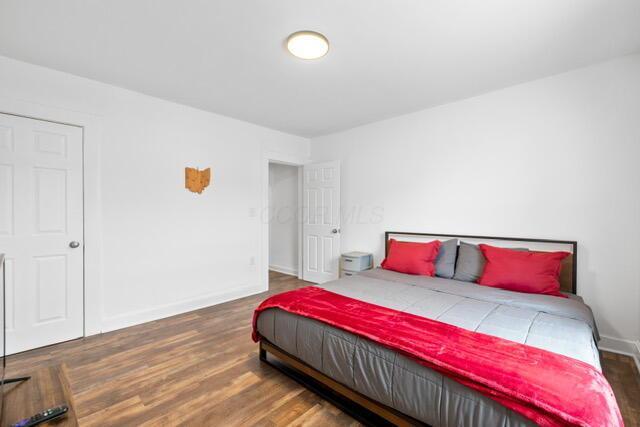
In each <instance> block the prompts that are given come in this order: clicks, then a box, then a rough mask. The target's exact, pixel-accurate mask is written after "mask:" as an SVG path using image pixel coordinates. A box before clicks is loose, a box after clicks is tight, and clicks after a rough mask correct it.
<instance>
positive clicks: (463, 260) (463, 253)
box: [453, 242, 529, 282]
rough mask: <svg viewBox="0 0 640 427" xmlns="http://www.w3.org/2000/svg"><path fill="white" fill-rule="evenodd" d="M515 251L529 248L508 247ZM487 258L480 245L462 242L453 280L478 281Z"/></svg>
mask: <svg viewBox="0 0 640 427" xmlns="http://www.w3.org/2000/svg"><path fill="white" fill-rule="evenodd" d="M507 249H512V250H514V251H528V250H529V249H527V248H507ZM486 263H487V260H486V259H485V258H484V255H482V251H481V250H480V248H479V247H478V245H472V244H471V243H465V242H460V247H459V248H458V261H456V273H455V274H454V275H453V280H460V281H462V282H477V281H478V280H479V279H480V277H481V276H482V272H483V271H484V265H485V264H486Z"/></svg>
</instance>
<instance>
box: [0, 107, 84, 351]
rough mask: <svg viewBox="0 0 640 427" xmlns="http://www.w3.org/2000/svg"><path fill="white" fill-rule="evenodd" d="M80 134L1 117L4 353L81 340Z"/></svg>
mask: <svg viewBox="0 0 640 427" xmlns="http://www.w3.org/2000/svg"><path fill="white" fill-rule="evenodd" d="M82 209H83V204H82V129H81V128H78V127H75V126H67V125H61V124H57V123H50V122H45V121H40V120H34V119H27V118H23V117H18V116H12V115H7V114H0V253H5V254H6V258H7V260H6V319H7V325H6V326H7V353H8V354H10V353H16V352H20V351H24V350H29V349H32V348H36V347H42V346H45V345H49V344H53V343H57V342H61V341H66V340H70V339H73V338H78V337H81V336H82V335H83V324H84V308H83V295H84V294H83V244H82V238H83V212H82Z"/></svg>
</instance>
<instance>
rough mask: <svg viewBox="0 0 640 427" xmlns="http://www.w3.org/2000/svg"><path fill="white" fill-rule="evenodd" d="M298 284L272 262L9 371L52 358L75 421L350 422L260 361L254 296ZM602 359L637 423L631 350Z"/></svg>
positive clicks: (33, 356) (639, 379) (638, 394)
mask: <svg viewBox="0 0 640 427" xmlns="http://www.w3.org/2000/svg"><path fill="white" fill-rule="evenodd" d="M304 285H307V283H305V282H302V281H300V280H298V279H296V278H294V277H292V276H286V275H283V274H279V273H273V272H272V273H270V290H269V292H265V293H263V294H260V295H255V296H251V297H247V298H243V299H239V300H235V301H231V302H228V303H225V304H221V305H217V306H213V307H208V308H204V309H201V310H197V311H193V312H189V313H185V314H181V315H178V316H174V317H170V318H167V319H162V320H158V321H154V322H149V323H145V324H142V325H138V326H133V327H130V328H126V329H122V330H119V331H114V332H110V333H105V334H102V335H98V336H93V337H89V338H85V339H81V340H76V341H71V342H67V343H62V344H58V345H55V346H50V347H46V348H42V349H37V350H32V351H29V352H26V353H22V354H19V355H15V356H11V357H9V358H8V360H7V365H8V372H7V373H8V375H10V376H11V375H18V374H29V373H32V372H35V371H37V370H39V369H43V368H49V367H56V370H57V372H59V375H62V376H63V377H64V378H63V382H64V384H65V388H66V389H67V391H68V396H69V398H70V399H71V400H72V404H73V407H74V409H75V413H76V416H77V419H78V423H79V424H80V425H81V426H93V425H95V426H161V425H162V426H167V425H198V426H200V425H225V426H233V425H272V426H273V425H305V426H314V425H316V426H331V425H357V424H358V423H357V422H355V421H354V420H353V419H352V418H350V417H349V416H347V415H346V414H344V413H342V412H341V411H340V410H339V409H337V408H336V407H334V406H332V405H331V404H329V403H328V402H326V401H324V400H322V399H321V398H319V397H318V396H316V395H315V394H314V393H312V392H310V391H308V390H306V389H305V388H303V387H302V386H300V385H298V384H297V383H296V382H294V381H293V380H291V379H289V378H288V377H285V376H284V375H282V374H281V373H279V372H277V371H276V370H275V369H273V368H271V367H270V366H268V365H265V364H261V363H260V362H259V360H258V356H257V345H256V344H254V343H253V341H251V339H250V333H251V318H252V313H253V309H254V308H255V307H256V306H257V305H258V304H259V302H260V301H261V300H262V299H264V298H265V297H266V296H267V295H270V294H273V293H277V292H282V291H285V290H289V289H294V288H298V287H300V286H304ZM603 365H604V372H605V374H606V376H607V378H608V379H609V381H610V382H611V385H612V386H613V389H614V391H615V394H616V397H617V399H618V403H619V404H620V408H621V410H622V413H623V416H624V418H625V422H626V425H627V426H628V427H629V426H640V376H639V375H638V372H637V370H636V367H635V364H634V362H633V360H632V359H631V358H629V357H626V356H621V355H616V354H611V353H604V354H603ZM18 387H21V386H18ZM9 393H12V391H10V392H9Z"/></svg>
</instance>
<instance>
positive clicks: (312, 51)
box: [287, 31, 329, 59]
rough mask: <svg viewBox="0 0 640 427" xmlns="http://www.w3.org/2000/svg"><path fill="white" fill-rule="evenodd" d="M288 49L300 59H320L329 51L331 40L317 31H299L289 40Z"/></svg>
mask: <svg viewBox="0 0 640 427" xmlns="http://www.w3.org/2000/svg"><path fill="white" fill-rule="evenodd" d="M287 49H288V50H289V52H291V54H292V55H293V56H295V57H297V58H300V59H318V58H322V57H323V56H325V55H326V54H327V52H328V51H329V40H327V38H326V37H325V36H323V35H322V34H320V33H316V32H315V31H297V32H295V33H293V34H291V35H290V36H289V37H288V38H287Z"/></svg>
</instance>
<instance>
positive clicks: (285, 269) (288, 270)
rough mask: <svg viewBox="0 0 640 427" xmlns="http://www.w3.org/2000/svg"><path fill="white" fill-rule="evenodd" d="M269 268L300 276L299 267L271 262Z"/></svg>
mask: <svg viewBox="0 0 640 427" xmlns="http://www.w3.org/2000/svg"><path fill="white" fill-rule="evenodd" d="M269 270H273V271H277V272H278V273H282V274H288V275H289V276H296V277H298V269H297V268H291V267H284V266H282V265H271V264H269Z"/></svg>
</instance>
